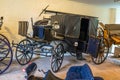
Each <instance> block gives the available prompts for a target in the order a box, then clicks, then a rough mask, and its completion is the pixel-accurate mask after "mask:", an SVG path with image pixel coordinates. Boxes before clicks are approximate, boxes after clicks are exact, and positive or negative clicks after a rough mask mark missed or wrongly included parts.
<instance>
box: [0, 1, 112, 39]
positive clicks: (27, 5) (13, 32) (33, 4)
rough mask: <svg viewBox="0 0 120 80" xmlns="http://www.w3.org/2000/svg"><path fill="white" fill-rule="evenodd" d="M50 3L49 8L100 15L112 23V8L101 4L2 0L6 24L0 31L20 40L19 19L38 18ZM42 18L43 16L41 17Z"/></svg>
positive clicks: (0, 8)
mask: <svg viewBox="0 0 120 80" xmlns="http://www.w3.org/2000/svg"><path fill="white" fill-rule="evenodd" d="M47 5H49V7H48V9H49V10H55V11H62V12H67V13H75V14H81V15H89V16H96V17H99V20H100V21H102V22H103V23H110V22H111V21H110V9H109V8H105V7H100V6H92V5H88V4H83V3H79V2H75V1H71V0H0V16H4V25H3V28H2V30H1V31H0V33H3V34H4V35H6V36H7V37H8V39H9V40H10V41H11V40H15V41H19V40H21V39H22V37H21V36H19V35H18V32H17V31H18V21H24V20H27V21H29V22H30V18H31V17H33V19H34V21H35V20H38V19H39V18H38V15H39V13H40V12H41V11H42V9H43V8H45V7H46V6H47ZM41 18H42V17H41Z"/></svg>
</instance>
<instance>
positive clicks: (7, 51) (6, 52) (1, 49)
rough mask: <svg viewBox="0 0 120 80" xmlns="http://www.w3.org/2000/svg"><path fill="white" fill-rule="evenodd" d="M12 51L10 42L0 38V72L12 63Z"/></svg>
mask: <svg viewBox="0 0 120 80" xmlns="http://www.w3.org/2000/svg"><path fill="white" fill-rule="evenodd" d="M12 59H13V53H12V49H11V47H10V44H8V42H6V41H5V40H3V39H1V38H0V74H2V73H3V72H5V71H6V70H7V69H8V68H9V66H10V65H11V63H12Z"/></svg>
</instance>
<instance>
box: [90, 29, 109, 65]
mask: <svg viewBox="0 0 120 80" xmlns="http://www.w3.org/2000/svg"><path fill="white" fill-rule="evenodd" d="M97 38H99V39H100V45H99V51H98V56H97V57H96V58H94V57H92V61H93V62H94V63H95V64H101V63H103V62H104V61H105V60H106V58H107V56H108V53H109V43H108V41H107V40H106V39H105V38H104V31H103V30H102V28H98V30H97Z"/></svg>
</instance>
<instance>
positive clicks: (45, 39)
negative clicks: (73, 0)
mask: <svg viewBox="0 0 120 80" xmlns="http://www.w3.org/2000/svg"><path fill="white" fill-rule="evenodd" d="M45 12H49V13H55V14H56V15H53V16H51V18H50V19H49V20H42V21H41V20H40V21H37V22H35V23H34V24H32V29H33V36H32V37H30V36H28V35H27V34H26V33H27V29H28V22H26V21H20V22H19V34H20V35H22V36H25V37H26V39H23V40H22V41H20V42H19V44H18V45H17V47H16V59H17V61H18V63H19V64H21V65H25V64H27V63H29V62H30V60H31V58H32V56H33V54H38V53H39V54H40V53H45V54H48V53H51V69H52V71H53V72H57V71H58V70H59V69H60V67H61V65H62V62H63V58H64V53H66V52H70V53H71V54H72V55H74V56H76V57H77V58H82V52H87V53H93V55H92V60H93V62H94V63H96V64H101V63H103V62H104V61H105V59H106V57H107V55H106V54H108V48H106V47H108V46H106V45H105V41H104V39H103V37H98V36H99V35H98V34H97V27H98V18H97V17H91V16H84V15H76V14H69V13H62V12H56V11H49V10H46V11H45ZM49 22H50V24H48V23H49ZM32 23H33V21H32ZM91 36H94V37H91ZM91 41H92V42H93V44H89V43H91ZM51 42H52V43H51ZM91 46H92V47H93V46H94V49H91ZM101 47H102V48H101ZM94 54H95V55H94ZM96 54H97V55H96ZM99 54H100V55H99ZM102 54H103V55H102Z"/></svg>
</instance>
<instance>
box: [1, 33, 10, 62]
mask: <svg viewBox="0 0 120 80" xmlns="http://www.w3.org/2000/svg"><path fill="white" fill-rule="evenodd" d="M0 39H3V40H4V41H6V42H7V43H8V44H9V45H10V42H9V40H8V39H7V37H6V36H4V35H2V34H0ZM8 54H9V52H8V53H6V56H7V55H8ZM4 58H5V57H4ZM4 58H2V59H0V61H2V60H4Z"/></svg>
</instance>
